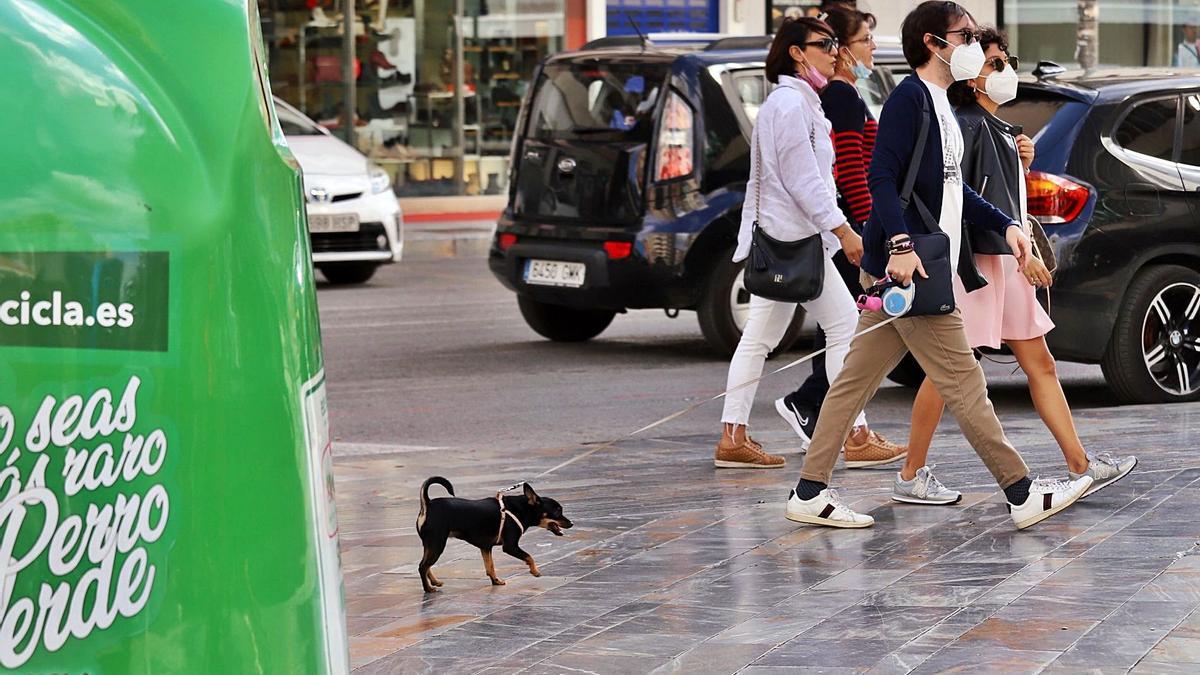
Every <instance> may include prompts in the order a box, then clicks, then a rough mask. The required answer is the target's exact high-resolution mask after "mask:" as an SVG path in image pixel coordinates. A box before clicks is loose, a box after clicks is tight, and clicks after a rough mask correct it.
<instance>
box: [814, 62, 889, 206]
mask: <svg viewBox="0 0 1200 675" xmlns="http://www.w3.org/2000/svg"><path fill="white" fill-rule="evenodd" d="M821 108H822V109H824V111H825V117H827V118H829V121H830V123H832V125H833V132H832V135H833V152H834V173H833V176H834V182H835V183H836V184H837V188H838V202H839V205H840V206H841V207H842V210H843V211H845V212H846V218H847V220H849V221H850V222H852V223H856V224H862V223H865V222H867V217H868V216H870V215H871V191H870V190H869V189H868V188H867V170H868V169H869V168H870V166H871V153H872V152H874V151H875V132H876V131H877V130H878V129H879V124H878V123H877V122H876V121H875V117H874V115H872V114H871V111H870V109H869V108H867V104H866V102H865V101H863V100H862V96H860V95H859V94H858V89H856V88H855V87H854V85H852V84H849V83H848V82H843V81H841V80H833V81H831V82H830V83H829V86H827V87H825V91H823V92H821Z"/></svg>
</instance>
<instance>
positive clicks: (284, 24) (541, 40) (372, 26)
mask: <svg viewBox="0 0 1200 675" xmlns="http://www.w3.org/2000/svg"><path fill="white" fill-rule="evenodd" d="M260 11H261V16H262V17H263V34H264V38H265V40H266V41H267V43H268V47H269V59H270V63H269V70H270V74H271V87H272V89H273V91H274V93H275V94H276V95H277V96H279V97H280V98H282V99H284V100H285V101H288V102H289V103H291V104H293V105H295V106H296V107H298V108H299V109H300V110H301V111H303V112H304V113H305V114H307V115H308V116H310V117H312V118H313V119H315V120H317V121H318V122H319V123H321V124H322V125H324V126H326V127H327V128H329V129H330V130H332V131H334V133H336V134H338V135H339V136H342V137H345V136H344V131H342V130H340V129H339V126H340V124H341V114H342V108H343V104H342V101H343V100H344V92H345V85H346V79H345V77H344V75H343V69H342V53H343V52H342V49H343V35H344V32H343V28H342V26H343V21H342V11H343V0H260ZM563 18H564V8H563V0H357V2H356V3H355V21H354V36H355V52H356V58H355V66H354V75H353V77H354V78H355V79H354V84H355V87H356V90H357V91H356V97H355V99H356V104H355V111H354V112H355V127H354V133H353V139H354V144H355V145H356V146H357V147H358V148H359V149H360V150H362V151H363V152H364V153H366V154H367V155H368V156H369V157H370V158H371V159H372V161H374V162H375V163H377V164H379V165H380V166H382V167H384V168H385V169H387V170H388V172H389V173H391V174H392V175H393V178H394V185H395V186H396V187H395V189H396V193H397V194H399V195H400V196H429V195H458V194H469V195H477V194H502V193H503V192H504V190H505V189H507V177H508V151H509V148H510V141H511V138H512V133H513V128H514V126H515V123H516V118H517V112H518V110H519V108H520V104H521V99H522V97H523V96H524V94H525V88H526V87H527V85H528V83H529V82H530V81H531V80H532V76H533V70H534V67H535V66H536V65H537V62H538V61H539V60H540V59H541V58H543V57H545V56H547V55H549V54H552V53H555V52H558V51H561V50H562V48H563V23H564V21H563Z"/></svg>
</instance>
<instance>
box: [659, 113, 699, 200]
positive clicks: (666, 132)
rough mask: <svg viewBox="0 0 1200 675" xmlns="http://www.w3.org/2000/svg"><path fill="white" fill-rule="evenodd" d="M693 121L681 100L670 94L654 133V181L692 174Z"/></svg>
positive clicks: (692, 116)
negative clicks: (656, 135) (657, 128)
mask: <svg viewBox="0 0 1200 675" xmlns="http://www.w3.org/2000/svg"><path fill="white" fill-rule="evenodd" d="M695 117H696V116H695V113H693V112H692V109H691V107H690V106H688V104H687V102H686V101H684V100H683V97H682V96H680V95H679V94H676V93H675V92H671V95H670V96H668V97H667V104H666V107H665V109H664V110H663V117H662V126H661V127H660V128H659V131H658V172H657V175H658V180H671V179H672V178H679V177H681V176H686V175H688V174H690V173H691V172H692V157H693V154H694V153H693V148H692V145H693V143H694V140H695V135H694V133H693V130H694V124H695Z"/></svg>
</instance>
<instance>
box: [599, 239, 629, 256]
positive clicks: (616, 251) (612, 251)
mask: <svg viewBox="0 0 1200 675" xmlns="http://www.w3.org/2000/svg"><path fill="white" fill-rule="evenodd" d="M604 252H605V253H607V254H608V257H609V258H612V259H613V260H620V259H621V258H628V257H629V254H631V253H633V243H631V242H628V241H606V242H604Z"/></svg>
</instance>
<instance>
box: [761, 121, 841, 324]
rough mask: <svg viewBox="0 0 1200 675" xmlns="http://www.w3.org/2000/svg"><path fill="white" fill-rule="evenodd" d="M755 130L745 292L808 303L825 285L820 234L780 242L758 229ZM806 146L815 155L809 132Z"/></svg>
mask: <svg viewBox="0 0 1200 675" xmlns="http://www.w3.org/2000/svg"><path fill="white" fill-rule="evenodd" d="M757 135H758V128H757V127H755V136H756V139H755V141H756V142H755V144H754V148H755V151H756V158H755V159H756V160H757V163H758V166H757V171H756V172H755V175H756V176H757V178H758V183H757V184H758V188H757V190H755V195H754V198H755V200H754V225H753V227H752V229H751V232H750V258H749V260H747V261H746V273H745V278H744V282H745V284H746V290H747V291H749V292H750V293H752V294H754V295H757V296H759V297H763V298H767V299H769V300H777V301H779V302H797V303H799V302H808V301H809V300H813V299H815V298H817V297H818V296H820V295H821V287H822V286H823V285H824V284H825V261H824V259H823V258H824V256H825V249H824V247H823V246H822V245H821V235H820V234H819V233H818V234H814V235H811V236H809V237H805V238H804V239H800V240H798V241H779V240H778V239H775V238H774V237H771V236H770V235H768V234H767V233H766V232H764V231H763V229H762V227H761V226H759V220H760V219H761V218H762V146H761V144H760V143H758V142H757ZM808 140H809V143H811V144H812V146H813V154H814V155H815V154H816V149H817V148H816V139H815V137H814V132H813V131H812V129H811V128H810V129H809V132H808Z"/></svg>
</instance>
